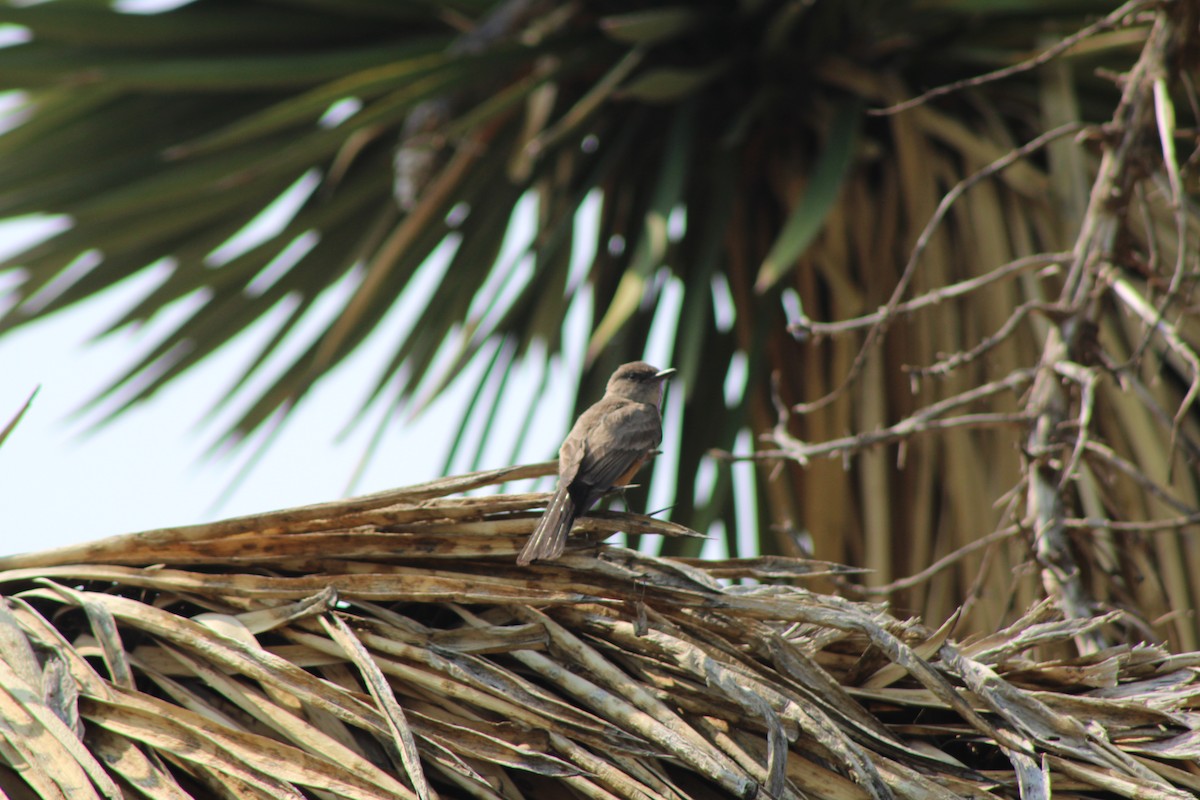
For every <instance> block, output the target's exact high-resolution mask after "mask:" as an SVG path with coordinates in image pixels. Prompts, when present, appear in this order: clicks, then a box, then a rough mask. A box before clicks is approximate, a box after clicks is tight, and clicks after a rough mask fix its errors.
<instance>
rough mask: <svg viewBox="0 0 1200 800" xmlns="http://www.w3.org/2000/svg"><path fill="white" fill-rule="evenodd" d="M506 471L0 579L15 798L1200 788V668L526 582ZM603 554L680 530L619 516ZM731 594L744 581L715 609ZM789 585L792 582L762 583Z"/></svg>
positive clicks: (4, 712)
mask: <svg viewBox="0 0 1200 800" xmlns="http://www.w3.org/2000/svg"><path fill="white" fill-rule="evenodd" d="M551 467H552V465H546V464H543V465H536V466H533V467H524V468H512V469H506V470H496V471H491V472H486V473H476V474H472V475H467V476H462V477H458V478H449V479H445V480H441V481H436V482H433V483H429V484H424V485H421V486H417V487H412V488H409V489H401V490H396V491H392V492H386V493H382V494H377V495H373V496H370V497H365V498H358V499H355V500H350V501H345V502H337V503H327V504H323V505H318V506H309V507H305V508H299V509H292V510H289V511H282V512H277V513H271V514H264V515H261V516H253V517H242V518H239V519H233V520H227V521H224V522H219V523H214V524H209V525H199V526H192V527H186V528H175V529H166V530H159V531H151V532H146V533H140V534H132V535H128V536H120V537H114V538H111V539H107V540H103V541H99V542H94V543H89V544H83V545H79V546H74V547H67V548H60V549H57V550H52V551H47V552H42V553H31V554H24V555H14V556H8V557H4V558H0V570H2V571H0V588H2V590H3V592H4V599H3V602H2V603H0V646H2V648H3V652H4V654H5V657H4V659H3V660H0V789H2V790H3V791H4V792H5V793H7V794H8V795H9V796H22V794H27V793H28V792H29V791H32V792H34V793H36V794H37V795H40V796H41V797H44V798H59V797H61V798H71V799H72V800H75V798H88V797H102V796H103V797H121V796H136V795H138V794H141V795H145V796H147V797H153V798H176V797H184V796H187V795H189V794H190V795H193V796H219V797H238V798H266V797H273V798H279V797H288V798H298V797H308V796H316V797H350V798H375V797H380V798H382V797H387V798H394V797H401V798H406V797H432V796H436V795H441V796H470V797H485V798H494V797H510V798H516V797H563V796H578V797H596V798H611V797H622V798H624V797H629V798H660V797H663V798H690V797H727V796H728V797H755V796H758V797H767V796H770V797H804V796H810V797H823V798H888V797H901V798H922V799H924V798H943V797H945V798H949V797H1003V796H1016V795H1017V793H1021V795H1022V796H1025V797H1045V796H1048V793H1049V790H1050V787H1053V788H1054V790H1055V791H1056V792H1057V793H1059V794H1060V796H1064V797H1100V796H1103V797H1112V796H1121V797H1131V798H1132V797H1155V798H1185V797H1189V796H1192V795H1191V793H1192V792H1195V791H1200V773H1198V771H1197V768H1196V762H1197V757H1198V755H1200V753H1198V750H1197V747H1196V744H1195V743H1196V740H1197V737H1198V736H1200V733H1198V731H1200V721H1198V719H1197V715H1196V714H1194V713H1191V709H1192V708H1193V707H1194V706H1195V705H1196V702H1197V701H1196V697H1197V695H1198V693H1200V682H1197V680H1196V678H1197V674H1198V673H1197V668H1198V667H1200V653H1197V654H1188V655H1171V654H1169V653H1168V652H1166V651H1164V650H1163V649H1160V648H1157V647H1151V646H1125V647H1119V648H1112V649H1109V650H1106V651H1103V652H1097V653H1090V654H1088V655H1086V656H1084V657H1080V658H1077V659H1074V660H1056V661H1048V662H1047V661H1038V660H1037V657H1036V654H1037V652H1038V651H1039V649H1040V648H1043V647H1045V646H1047V645H1052V646H1061V645H1062V644H1063V643H1064V642H1070V641H1072V640H1075V639H1079V638H1080V637H1083V636H1086V635H1087V633H1088V632H1089V631H1091V630H1093V629H1095V628H1097V627H1099V626H1104V625H1109V624H1112V623H1114V622H1116V621H1117V618H1118V616H1119V615H1118V614H1116V613H1112V614H1108V615H1106V616H1103V617H1098V618H1093V619H1070V620H1064V619H1062V618H1061V616H1059V614H1058V612H1057V611H1055V610H1053V609H1052V608H1051V606H1050V604H1048V603H1043V604H1040V605H1037V606H1035V607H1034V608H1032V609H1031V610H1030V611H1028V612H1027V613H1026V614H1025V615H1024V616H1022V617H1021V618H1020V620H1019V621H1017V622H1015V623H1014V624H1013V625H1011V626H1009V627H1008V628H1005V629H1003V630H1000V631H998V632H996V633H994V634H992V635H990V636H987V637H983V638H975V639H973V640H968V641H963V642H955V641H953V640H951V639H950V638H949V634H950V633H951V632H952V627H953V620H952V621H951V622H950V623H947V624H945V625H943V626H942V627H941V628H940V629H939V630H937V631H933V630H930V629H929V628H927V627H925V626H924V625H922V624H920V623H919V622H917V621H913V620H901V619H899V618H897V617H894V616H892V615H891V614H890V613H889V612H888V611H887V610H886V609H885V608H884V607H882V606H878V605H871V604H865V603H855V602H850V601H847V600H844V599H841V598H837V597H832V596H826V595H821V594H817V593H814V592H811V591H808V590H806V589H804V588H800V586H798V585H796V584H802V583H803V581H804V579H805V575H806V573H819V574H828V573H829V572H831V571H832V572H837V571H838V568H836V567H833V566H831V565H828V564H818V563H807V562H802V561H798V560H791V559H781V558H771V559H749V560H745V561H738V560H731V561H722V562H716V563H713V564H707V563H704V562H700V561H686V562H685V561H680V560H672V559H665V558H656V557H651V556H647V555H644V554H641V553H638V552H634V551H630V550H627V549H623V548H620V547H611V546H598V545H595V544H593V543H588V544H586V546H582V547H576V548H574V549H573V550H571V551H569V552H568V554H567V556H566V557H564V558H563V559H562V560H561V561H557V562H550V563H539V564H537V565H535V566H533V567H528V568H519V567H517V566H516V565H515V563H514V558H515V555H516V553H517V551H518V549H519V547H520V545H521V544H522V542H523V539H524V537H525V536H526V535H528V534H529V532H530V531H531V530H532V528H533V526H534V524H535V523H536V513H535V511H536V509H537V508H538V507H539V506H540V505H541V504H542V503H544V501H545V495H540V494H523V495H511V494H510V495H492V496H483V497H462V496H452V495H455V494H456V493H459V492H462V491H464V490H468V489H473V488H478V487H481V486H485V485H488V484H495V483H500V482H502V481H505V480H511V479H513V478H517V477H529V476H533V475H540V474H546V473H547V472H549V470H550V469H551ZM580 527H581V528H582V529H583V530H584V531H585V532H588V533H602V534H604V535H607V534H609V533H611V532H613V531H616V530H625V531H638V532H651V533H660V534H664V535H673V534H688V533H690V532H689V531H687V530H686V529H684V528H681V527H679V526H676V525H672V524H670V523H665V522H661V521H658V520H654V519H652V518H648V517H641V516H637V515H632V514H616V513H611V514H597V515H594V516H590V517H587V518H585V519H583V520H581V523H580ZM723 578H754V579H756V580H753V581H749V582H748V583H747V584H727V583H725V582H723V581H722V580H721V579H723ZM780 578H784V579H787V580H788V581H789V582H790V584H789V585H772V584H771V583H769V582H770V581H772V580H776V579H780Z"/></svg>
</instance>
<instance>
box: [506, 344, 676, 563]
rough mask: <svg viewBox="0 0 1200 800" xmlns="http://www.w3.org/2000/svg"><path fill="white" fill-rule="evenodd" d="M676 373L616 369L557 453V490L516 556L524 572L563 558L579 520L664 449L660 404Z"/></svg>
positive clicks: (635, 366) (640, 366)
mask: <svg viewBox="0 0 1200 800" xmlns="http://www.w3.org/2000/svg"><path fill="white" fill-rule="evenodd" d="M674 373H675V370H674V368H667V369H658V368H657V367H653V366H651V365H650V364H647V363H646V362H645V361H633V362H630V363H628V364H622V365H621V366H619V367H617V370H616V372H614V373H613V374H612V377H611V378H609V379H608V385H607V387H606V388H605V391H604V397H603V398H601V399H600V400H599V401H598V402H597V403H596V404H595V405H593V406H592V407H590V408H589V409H587V410H586V411H584V412H583V413H582V414H580V415H579V419H577V420H576V421H575V424H574V425H573V426H572V427H571V432H570V433H568V434H567V438H566V439H564V440H563V443H562V447H561V448H559V452H558V486H557V488H556V489H555V491H554V496H553V497H552V498H551V499H550V502H549V504H548V505H547V506H546V512H545V513H544V514H543V515H542V518H541V520H540V521H539V522H538V526H537V528H536V529H534V531H533V535H532V536H530V537H529V541H528V542H526V543H525V546H524V547H523V548H522V549H521V552H520V554H519V555H518V556H517V563H518V564H520V565H522V566H524V565H526V564H528V563H529V562H531V561H534V560H536V559H554V558H558V557H559V556H561V555H562V552H563V548H564V547H565V546H566V542H567V534H568V533H570V531H571V526H572V525H574V523H575V520H576V519H577V518H578V517H579V515H581V514H583V513H584V512H586V511H587V510H588V509H589V508H591V507H592V505H593V504H595V502H596V501H597V500H599V499H600V498H601V497H603V496H604V494H605V493H606V492H608V491H609V490H611V489H613V488H614V487H619V486H626V485H628V483H629V481H630V480H632V479H633V476H634V475H635V474H636V473H637V471H638V470H639V469H640V468H641V466H642V465H643V464H644V463H646V461H647V460H649V459H650V457H651V456H653V455H655V454H656V453H657V452H658V446H659V444H661V443H662V399H663V390H664V388H665V385H664V384H665V382H666V380H667V378H669V377H670V376H671V375H673V374H674Z"/></svg>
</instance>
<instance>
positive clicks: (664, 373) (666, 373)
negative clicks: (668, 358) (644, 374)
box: [654, 367, 675, 379]
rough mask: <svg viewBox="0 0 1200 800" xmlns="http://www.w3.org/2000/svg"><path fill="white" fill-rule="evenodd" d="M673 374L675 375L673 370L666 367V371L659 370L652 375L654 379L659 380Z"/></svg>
mask: <svg viewBox="0 0 1200 800" xmlns="http://www.w3.org/2000/svg"><path fill="white" fill-rule="evenodd" d="M674 374H675V368H674V367H667V368H666V369H660V370H659V371H658V372H656V373H654V377H656V378H659V379H662V378H669V377H671V376H672V375H674Z"/></svg>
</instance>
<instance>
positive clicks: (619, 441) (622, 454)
mask: <svg viewBox="0 0 1200 800" xmlns="http://www.w3.org/2000/svg"><path fill="white" fill-rule="evenodd" d="M597 423H598V424H597V425H596V426H595V427H593V428H592V430H591V431H590V432H589V434H588V436H587V439H586V451H585V453H584V455H583V459H582V461H581V463H580V465H579V471H578V473H577V479H578V480H580V481H584V482H586V483H587V484H588V485H589V486H593V487H595V488H597V489H600V490H604V489H607V488H609V487H610V486H612V485H613V484H614V483H615V482H616V481H617V480H618V479H619V478H620V477H621V476H622V475H624V474H625V473H626V472H628V471H629V469H630V468H631V467H632V466H634V464H636V463H637V462H639V461H640V460H642V459H643V458H645V457H646V454H647V453H649V452H650V451H652V450H654V449H656V448H657V447H658V445H659V444H660V443H661V442H662V422H661V418H660V417H659V414H658V409H656V408H654V406H650V405H646V404H644V403H630V404H626V405H621V406H618V407H615V408H613V409H612V410H610V411H609V412H608V413H607V414H605V415H604V416H603V417H601V418H600V419H599V420H598V421H597Z"/></svg>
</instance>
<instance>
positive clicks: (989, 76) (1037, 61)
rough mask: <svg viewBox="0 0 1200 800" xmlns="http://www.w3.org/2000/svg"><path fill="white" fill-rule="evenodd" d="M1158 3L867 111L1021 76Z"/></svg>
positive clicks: (1135, 3)
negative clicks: (1028, 55)
mask: <svg viewBox="0 0 1200 800" xmlns="http://www.w3.org/2000/svg"><path fill="white" fill-rule="evenodd" d="M1156 4H1157V0H1131V1H1130V2H1128V3H1126V4H1125V5H1123V6H1121V7H1120V8H1118V9H1117V10H1116V11H1113V12H1112V13H1111V14H1109V15H1108V16H1107V17H1104V18H1103V19H1099V20H1097V21H1095V22H1093V23H1092V24H1091V25H1088V26H1087V27H1085V28H1080V29H1079V30H1078V31H1076V32H1075V33H1073V34H1071V35H1070V36H1068V37H1066V38H1065V39H1060V40H1058V41H1056V42H1055V43H1054V44H1053V45H1052V46H1051V47H1048V48H1047V49H1045V50H1043V51H1042V52H1041V53H1038V54H1037V55H1036V56H1034V57H1033V58H1027V59H1025V60H1024V61H1020V62H1018V63H1016V64H1013V65H1011V66H1008V67H1002V68H1001V69H997V70H993V71H992V72H987V73H984V74H983V75H976V76H974V77H972V78H964V79H962V80H959V81H954V82H953V83H948V84H945V85H944V86H938V87H937V88H935V89H930V90H929V91H927V92H922V93H921V94H919V95H917V96H916V97H913V98H911V99H909V100H905V101H904V102H902V103H896V104H894V105H891V106H888V107H887V108H873V109H870V110H869V111H868V112H867V113H868V114H872V115H875V116H885V115H890V114H899V113H900V112H902V111H907V110H908V109H910V108H915V107H916V106H919V105H924V104H925V103H928V102H929V101H930V100H934V99H936V98H938V97H943V96H945V95H948V94H953V93H954V92H960V91H962V90H963V89H969V88H972V87H975V86H983V85H984V84H987V83H994V82H996V81H1000V80H1005V79H1006V78H1011V77H1013V76H1014V75H1020V74H1021V73H1023V72H1029V71H1030V70H1034V69H1037V68H1038V67H1040V66H1042V65H1043V64H1047V63H1049V62H1050V61H1053V60H1054V59H1056V58H1058V57H1059V56H1060V55H1062V54H1063V53H1066V52H1067V51H1069V50H1070V49H1071V48H1072V47H1075V46H1076V45H1077V44H1079V43H1080V42H1082V41H1083V40H1085V39H1088V38H1091V37H1092V36H1095V35H1096V34H1098V33H1101V32H1102V31H1106V30H1110V29H1112V28H1117V27H1119V26H1121V25H1123V24H1126V23H1127V22H1128V20H1129V18H1130V17H1132V16H1133V15H1134V14H1137V13H1138V12H1139V11H1142V10H1143V9H1145V8H1149V7H1151V6H1154V5H1156Z"/></svg>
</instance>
